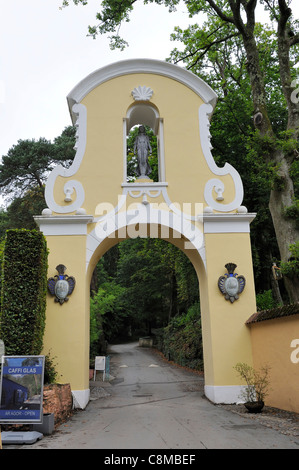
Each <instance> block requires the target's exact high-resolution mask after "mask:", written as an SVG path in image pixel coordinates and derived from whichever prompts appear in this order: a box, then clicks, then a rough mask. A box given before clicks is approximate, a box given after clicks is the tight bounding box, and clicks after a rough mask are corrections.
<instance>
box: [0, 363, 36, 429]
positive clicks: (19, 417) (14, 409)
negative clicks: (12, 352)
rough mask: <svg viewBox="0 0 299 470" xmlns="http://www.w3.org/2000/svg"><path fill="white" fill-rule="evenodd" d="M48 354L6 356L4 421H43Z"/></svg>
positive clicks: (0, 405) (0, 388) (1, 397)
mask: <svg viewBox="0 0 299 470" xmlns="http://www.w3.org/2000/svg"><path fill="white" fill-rule="evenodd" d="M44 361H45V357H44V356H2V370H1V385H0V423H41V422H42V419H43V384H44Z"/></svg>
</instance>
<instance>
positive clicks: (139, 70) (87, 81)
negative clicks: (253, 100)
mask: <svg viewBox="0 0 299 470" xmlns="http://www.w3.org/2000/svg"><path fill="white" fill-rule="evenodd" d="M144 73H145V74H154V75H161V76H164V77H168V78H171V79H172V80H176V81H178V82H180V83H183V84H184V85H186V86H187V87H189V88H190V89H191V90H193V91H194V92H195V93H196V94H197V95H198V96H200V97H201V99H202V100H203V101H204V103H209V104H211V105H212V106H213V108H214V107H215V105H216V101H217V95H216V93H215V92H214V91H213V90H212V88H211V87H210V86H209V85H207V83H205V82H204V81H203V80H202V79H201V78H199V77H197V76H196V75H194V74H193V73H192V72H189V71H188V70H186V69H183V68H182V67H179V66H178V65H173V64H169V63H168V62H163V61H160V60H153V59H129V60H124V61H119V62H115V63H113V64H110V65H107V66H106V67H103V68H100V69H98V70H96V71H95V72H92V73H91V74H89V75H88V76H87V77H85V78H84V79H83V80H81V82H79V83H78V85H76V86H75V87H74V88H73V90H72V91H71V92H70V93H69V94H68V96H67V101H68V105H69V109H70V112H71V115H72V119H73V122H74V123H75V122H76V116H75V115H74V114H73V111H72V108H73V105H74V104H75V103H80V102H81V101H82V100H83V98H85V96H86V95H88V94H89V93H90V92H91V91H92V90H93V89H94V88H96V87H97V86H99V85H101V84H103V83H105V82H107V81H109V80H112V79H113V78H117V77H121V76H123V75H131V74H144Z"/></svg>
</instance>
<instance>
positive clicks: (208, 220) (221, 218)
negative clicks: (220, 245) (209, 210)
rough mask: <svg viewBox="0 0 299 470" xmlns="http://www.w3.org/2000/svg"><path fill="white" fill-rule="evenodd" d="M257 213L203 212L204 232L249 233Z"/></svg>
mask: <svg viewBox="0 0 299 470" xmlns="http://www.w3.org/2000/svg"><path fill="white" fill-rule="evenodd" d="M255 216H256V214H255V213H248V214H236V213H234V214H203V224H204V233H249V232H250V223H251V222H252V221H253V219H254V218H255Z"/></svg>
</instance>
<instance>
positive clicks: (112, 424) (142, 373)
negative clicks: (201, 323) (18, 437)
mask: <svg viewBox="0 0 299 470" xmlns="http://www.w3.org/2000/svg"><path fill="white" fill-rule="evenodd" d="M110 357H111V361H110V362H111V375H110V381H109V382H104V383H103V382H102V380H101V373H98V375H97V380H96V381H95V382H92V381H91V386H92V387H91V390H92V394H91V398H92V400H91V401H90V403H89V404H88V406H87V407H86V409H85V410H80V411H78V412H75V413H74V415H73V417H72V418H71V419H70V420H69V421H68V422H67V423H65V424H62V425H61V426H60V427H59V429H58V430H57V431H56V432H55V433H54V434H53V435H51V436H44V438H43V439H42V440H40V441H37V442H36V443H35V444H32V445H23V446H22V448H24V449H25V448H30V449H104V450H105V451H104V453H105V456H103V459H104V458H106V459H107V461H104V463H106V464H107V463H108V464H109V463H117V464H118V463H124V462H118V461H117V462H116V461H115V459H117V458H121V457H118V454H117V450H121V449H126V450H127V454H126V455H131V454H132V456H133V455H134V451H133V449H136V450H137V449H148V450H150V449H152V450H156V452H154V451H151V452H150V453H149V454H148V455H149V456H150V455H152V456H154V457H152V459H156V458H161V455H162V454H161V452H162V451H163V450H167V449H168V451H169V452H170V453H169V452H168V455H172V453H173V455H175V451H179V450H185V451H189V454H190V451H192V450H196V451H199V450H201V449H299V441H298V439H297V442H296V438H295V437H292V436H284V435H282V434H281V433H279V432H278V431H275V430H274V429H270V428H267V427H265V426H262V425H261V424H259V423H256V422H254V421H252V420H250V419H248V418H246V417H243V416H240V415H238V414H236V413H232V412H230V411H228V410H225V409H223V408H221V407H219V406H215V405H214V404H212V403H210V402H209V401H208V400H207V399H206V398H205V397H204V396H203V377H202V376H200V375H198V374H195V373H193V372H190V371H186V370H185V369H183V368H179V367H176V366H173V365H171V364H170V363H169V362H167V361H166V360H163V359H162V358H161V357H160V356H159V355H158V354H157V353H156V352H154V351H153V350H151V349H148V348H141V347H139V346H138V344H137V343H131V344H124V345H117V346H113V347H112V348H111V354H110ZM5 447H6V448H9V447H11V446H5ZM109 449H110V450H109ZM130 449H131V450H132V452H131V454H130V452H129V450H130ZM189 454H188V456H187V457H186V459H187V460H188V459H189V458H191V457H190V455H189ZM191 454H192V452H191ZM101 455H102V454H101ZM119 455H121V454H119ZM157 455H158V457H157ZM159 456H160V457H159ZM132 458H133V457H132ZM169 458H174V457H169ZM109 459H110V460H109ZM113 459H114V462H112V460H113ZM144 461H145V460H144ZM126 463H128V462H126ZM129 463H130V464H131V466H133V467H135V466H136V465H137V462H136V464H135V465H134V461H133V460H132V461H131V462H129ZM143 463H144V462H143ZM147 463H149V462H147ZM150 463H156V464H159V463H160V462H153V461H152V462H150ZM186 463H193V461H191V462H189V461H188V462H187V461H186Z"/></svg>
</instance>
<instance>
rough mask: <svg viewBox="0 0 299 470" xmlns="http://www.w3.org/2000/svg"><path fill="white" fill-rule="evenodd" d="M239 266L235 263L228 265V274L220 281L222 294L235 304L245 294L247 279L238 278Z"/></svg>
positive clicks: (226, 266)
mask: <svg viewBox="0 0 299 470" xmlns="http://www.w3.org/2000/svg"><path fill="white" fill-rule="evenodd" d="M236 267H237V265H236V264H235V263H227V264H226V265H225V268H226V269H227V273H225V274H224V276H220V277H219V279H218V287H219V289H220V291H221V292H222V294H223V295H224V296H225V300H230V301H231V303H233V302H234V301H235V300H237V299H238V298H239V294H241V292H243V290H244V287H245V282H246V281H245V277H244V276H238V274H237V273H235V272H234V271H235V269H236Z"/></svg>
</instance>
